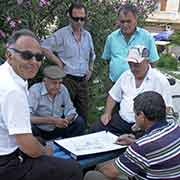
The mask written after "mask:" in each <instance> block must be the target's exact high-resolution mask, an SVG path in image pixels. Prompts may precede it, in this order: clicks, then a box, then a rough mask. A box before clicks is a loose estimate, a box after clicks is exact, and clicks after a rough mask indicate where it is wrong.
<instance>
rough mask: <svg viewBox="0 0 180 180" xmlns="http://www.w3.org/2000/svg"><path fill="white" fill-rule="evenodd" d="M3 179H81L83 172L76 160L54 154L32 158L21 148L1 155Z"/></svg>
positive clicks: (0, 169)
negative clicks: (53, 155)
mask: <svg viewBox="0 0 180 180" xmlns="http://www.w3.org/2000/svg"><path fill="white" fill-rule="evenodd" d="M0 179H1V180H42V179H43V180H60V179H61V180H81V179H82V172H81V169H80V166H79V164H78V163H77V162H76V161H74V160H65V159H60V158H56V157H52V156H40V157H38V158H30V157H29V156H27V155H25V154H24V153H22V152H21V151H20V150H19V149H18V150H16V151H15V152H13V153H12V154H9V155H5V156H0Z"/></svg>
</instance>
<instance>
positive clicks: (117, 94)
mask: <svg viewBox="0 0 180 180" xmlns="http://www.w3.org/2000/svg"><path fill="white" fill-rule="evenodd" d="M109 95H110V96H111V97H112V98H113V99H114V100H115V101H116V102H120V101H121V98H122V91H121V76H120V78H119V79H118V80H117V81H116V83H115V84H114V85H113V87H112V88H111V89H110V91H109Z"/></svg>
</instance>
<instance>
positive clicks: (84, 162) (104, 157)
mask: <svg viewBox="0 0 180 180" xmlns="http://www.w3.org/2000/svg"><path fill="white" fill-rule="evenodd" d="M53 151H54V153H53V155H54V156H55V157H58V158H62V159H72V157H71V156H70V155H68V154H66V153H65V152H64V151H63V149H61V148H60V147H59V146H58V145H56V144H53ZM124 151H125V149H120V150H118V151H115V152H107V153H103V154H95V155H94V156H93V157H90V158H85V159H81V160H77V161H78V162H79V164H80V165H81V168H82V169H83V170H86V169H88V168H90V167H93V166H95V165H96V164H98V163H101V162H104V161H108V160H111V159H113V158H116V157H118V155H120V154H121V153H123V152H124Z"/></svg>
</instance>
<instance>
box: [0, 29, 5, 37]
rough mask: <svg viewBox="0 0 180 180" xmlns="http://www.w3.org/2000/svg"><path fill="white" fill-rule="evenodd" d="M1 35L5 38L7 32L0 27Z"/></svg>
mask: <svg viewBox="0 0 180 180" xmlns="http://www.w3.org/2000/svg"><path fill="white" fill-rule="evenodd" d="M0 37H3V38H5V37H6V34H5V33H4V31H3V30H1V29H0Z"/></svg>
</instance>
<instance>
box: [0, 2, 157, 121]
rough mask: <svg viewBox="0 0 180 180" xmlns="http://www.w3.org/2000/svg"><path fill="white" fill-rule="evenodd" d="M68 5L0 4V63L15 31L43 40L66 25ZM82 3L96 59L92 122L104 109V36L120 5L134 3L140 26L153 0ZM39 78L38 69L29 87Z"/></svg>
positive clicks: (92, 87) (105, 69) (106, 82)
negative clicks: (86, 12)
mask: <svg viewBox="0 0 180 180" xmlns="http://www.w3.org/2000/svg"><path fill="white" fill-rule="evenodd" d="M71 2H72V0H64V1H61V0H0V7H1V11H0V57H2V58H3V59H4V51H5V44H6V42H7V39H8V37H9V35H10V34H11V33H12V32H13V31H15V30H17V29H20V28H29V29H31V30H32V31H33V32H34V33H35V34H37V35H38V36H39V38H43V37H46V36H47V35H48V34H50V33H51V32H52V31H55V30H57V29H59V28H61V27H63V26H65V25H66V24H67V23H68V17H67V14H66V10H67V9H68V7H69V6H70V3H71ZM82 2H83V3H84V4H85V5H86V7H87V10H88V21H87V23H86V28H87V29H88V30H89V31H90V32H91V34H92V37H93V41H94V45H95V51H96V55H97V58H96V62H95V68H94V72H93V77H92V80H91V81H90V82H89V83H90V89H89V92H90V93H89V99H90V101H89V102H90V103H89V107H90V114H91V116H90V119H94V117H95V116H97V115H99V113H100V111H97V107H99V106H102V105H104V101H105V97H106V92H107V89H108V88H107V87H108V86H109V82H108V81H107V79H108V73H107V72H108V65H105V64H104V63H103V61H102V60H101V54H102V51H103V48H104V44H105V40H106V38H107V36H108V34H110V33H111V32H112V31H113V30H115V29H116V28H117V21H116V19H117V11H118V9H119V8H120V7H121V6H122V4H124V3H130V4H132V3H134V5H136V6H137V8H138V12H139V13H138V18H139V24H142V22H143V21H144V20H145V19H146V18H147V15H148V14H149V13H151V12H152V11H153V10H154V8H155V2H156V0H137V1H136V0H128V1H124V0H118V1H117V0H82ZM52 25H53V27H54V28H52ZM47 64H49V62H48V61H45V62H44V63H43V66H45V65H47ZM41 77H42V69H40V71H39V73H38V75H37V76H36V78H35V79H34V80H33V81H31V82H30V83H31V84H32V83H34V82H37V81H39V80H40V79H41ZM94 82H98V83H94ZM92 115H93V116H92Z"/></svg>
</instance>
